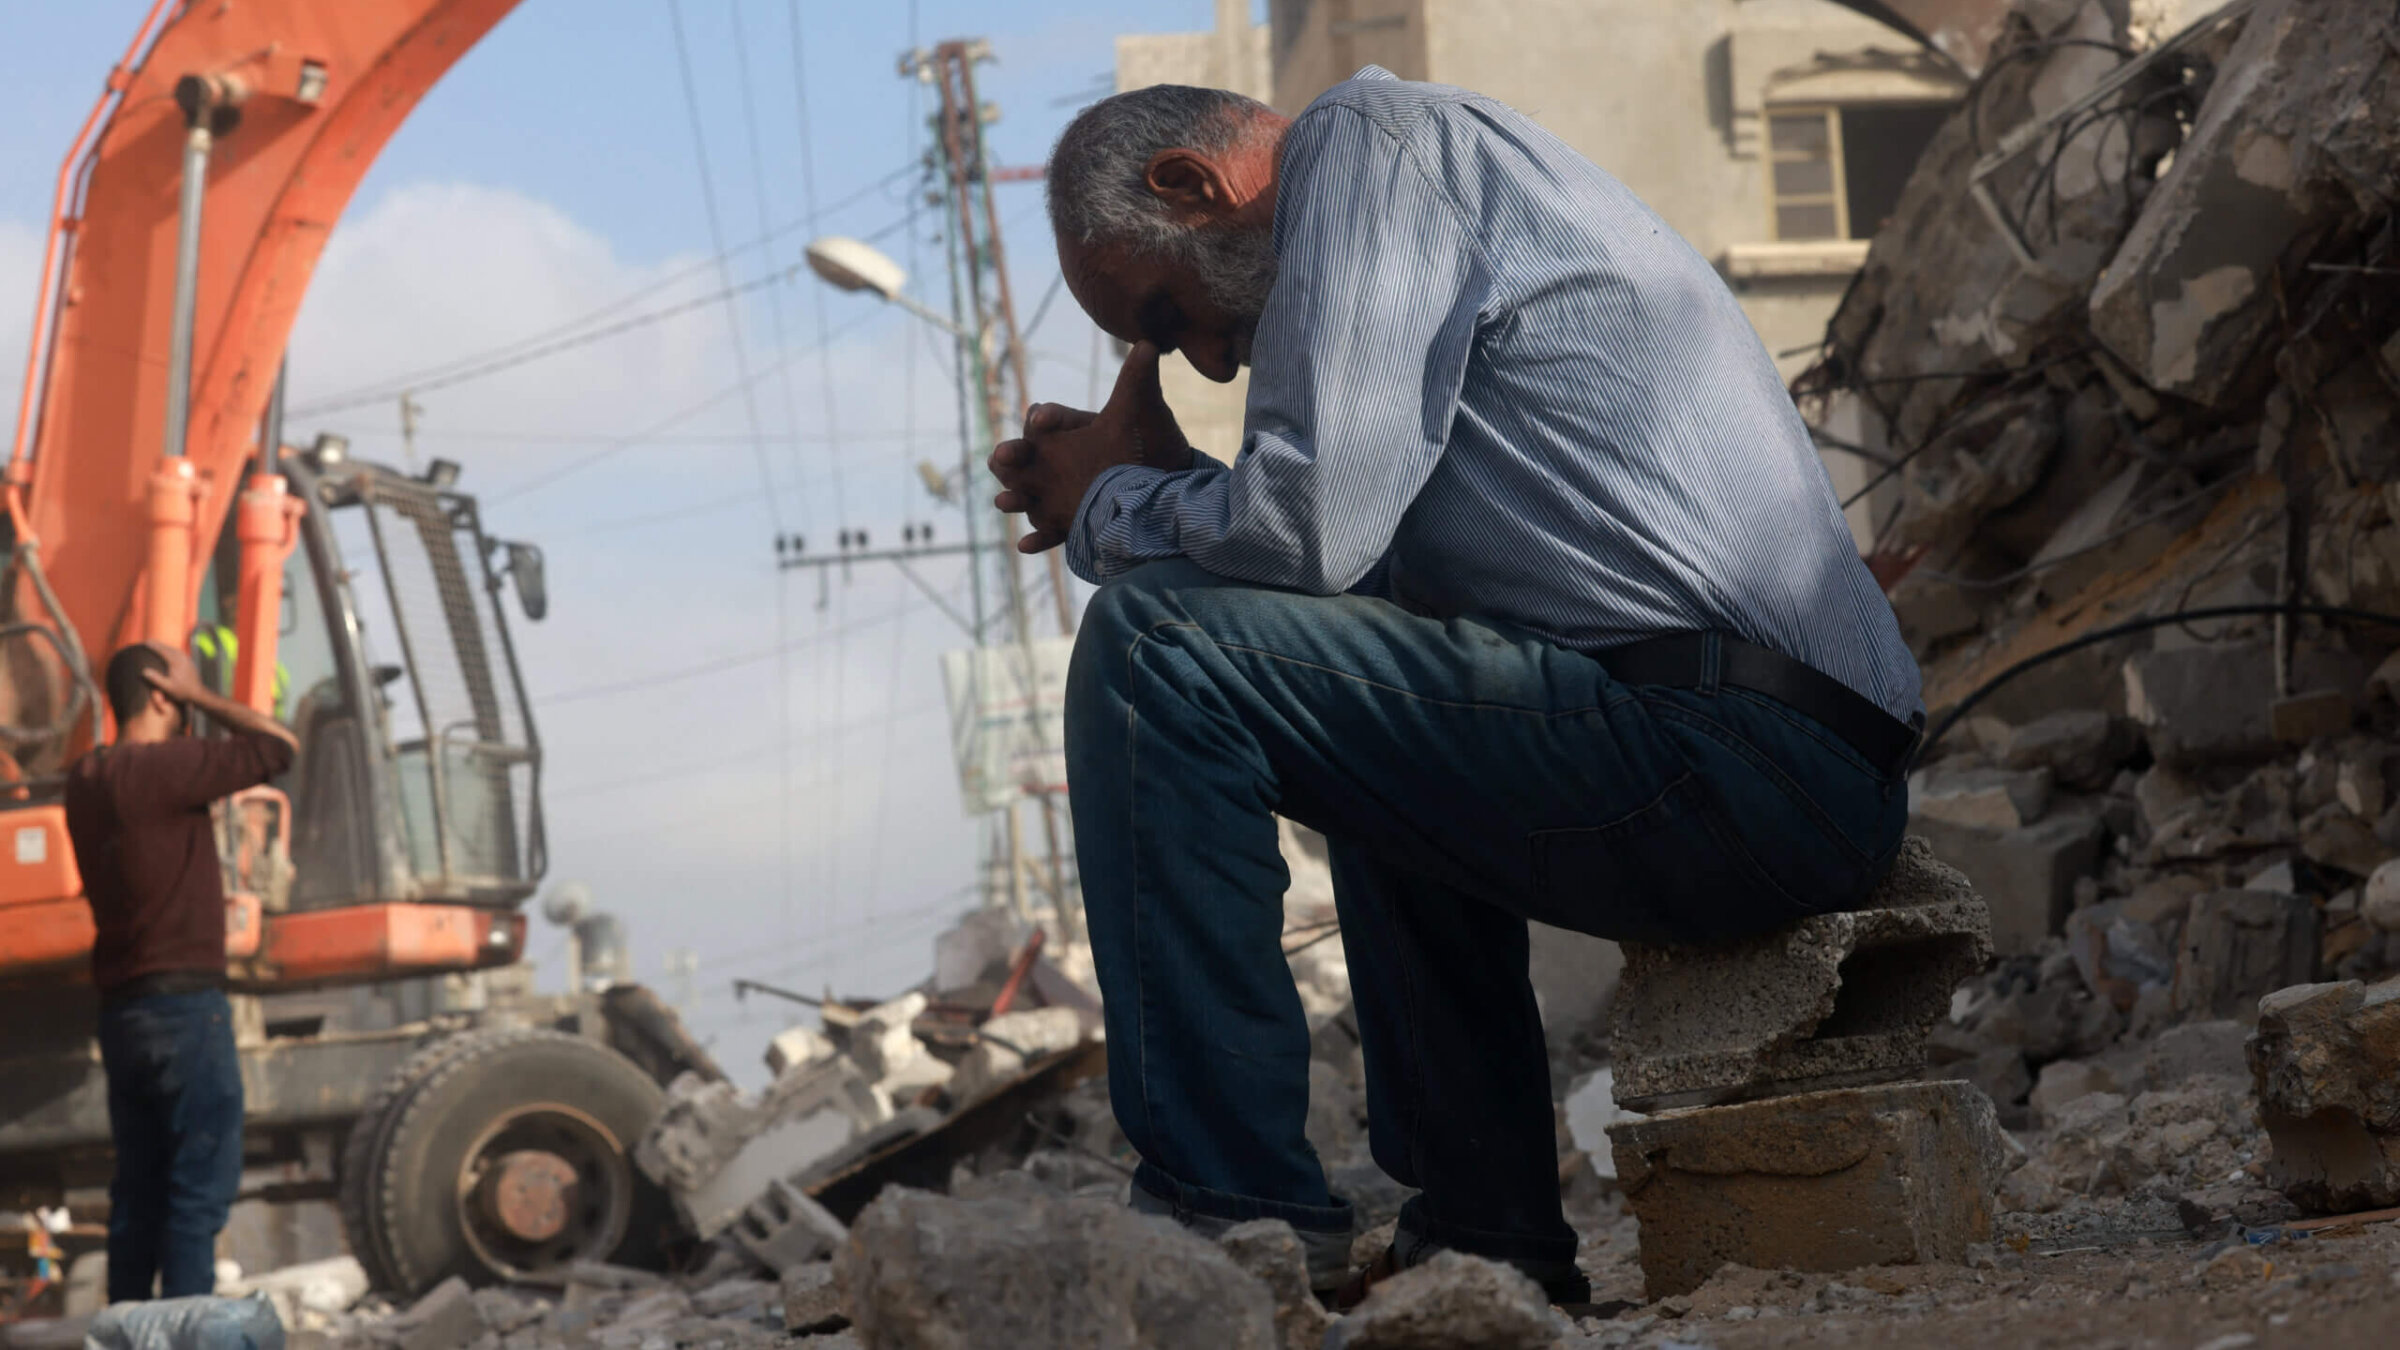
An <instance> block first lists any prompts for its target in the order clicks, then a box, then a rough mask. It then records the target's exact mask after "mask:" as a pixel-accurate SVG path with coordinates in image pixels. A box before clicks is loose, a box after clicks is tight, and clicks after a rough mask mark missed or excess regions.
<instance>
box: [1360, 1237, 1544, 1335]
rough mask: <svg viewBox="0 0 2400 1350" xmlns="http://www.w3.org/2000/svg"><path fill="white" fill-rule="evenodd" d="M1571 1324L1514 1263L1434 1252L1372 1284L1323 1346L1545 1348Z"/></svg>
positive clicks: (1446, 1252)
mask: <svg viewBox="0 0 2400 1350" xmlns="http://www.w3.org/2000/svg"><path fill="white" fill-rule="evenodd" d="M1572 1330H1573V1328H1571V1327H1569V1326H1568V1325H1567V1323H1566V1320H1565V1319H1564V1318H1562V1317H1560V1316H1559V1315H1558V1314H1556V1313H1554V1312H1552V1311H1551V1310H1550V1303H1549V1300H1548V1299H1546V1298H1544V1297H1543V1296H1542V1288H1541V1286H1540V1285H1538V1284H1535V1283H1534V1282H1533V1281H1532V1280H1529V1279H1527V1278H1526V1277H1525V1276H1524V1275H1523V1274H1521V1273H1519V1272H1518V1271H1517V1270H1515V1269H1514V1268H1513V1267H1509V1266H1504V1265H1501V1264H1500V1263H1498V1262H1496V1261H1486V1260H1484V1259H1483V1258H1482V1257H1479V1256H1469V1255H1467V1254H1466V1253H1464V1252H1454V1251H1445V1252H1437V1253H1435V1254H1434V1256H1433V1257H1432V1258H1430V1259H1429V1260H1427V1261H1426V1262H1425V1263H1424V1264H1422V1265H1416V1266H1411V1267H1409V1268H1408V1269H1407V1270H1404V1271H1401V1272H1400V1273H1399V1274H1397V1275H1394V1276H1392V1277H1391V1278H1390V1279H1388V1280H1386V1281H1384V1282H1383V1283H1381V1284H1379V1285H1377V1286H1375V1289H1374V1292H1372V1293H1370V1294H1368V1295H1367V1301H1366V1302H1364V1303H1361V1304H1360V1305H1358V1310H1357V1311H1356V1312H1353V1313H1352V1314H1350V1315H1349V1316H1348V1317H1345V1318H1343V1319H1342V1320H1341V1321H1339V1322H1336V1323H1335V1324H1334V1326H1333V1331H1332V1333H1331V1334H1329V1335H1328V1336H1326V1337H1325V1339H1324V1347H1325V1350H1454V1348H1455V1347H1459V1346H1474V1347H1476V1350H1548V1348H1549V1347H1550V1346H1551V1345H1553V1344H1555V1343H1556V1342H1557V1341H1558V1339H1559V1338H1560V1337H1562V1336H1565V1335H1567V1334H1568V1333H1569V1332H1571V1331H1572Z"/></svg>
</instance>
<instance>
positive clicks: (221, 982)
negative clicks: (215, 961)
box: [100, 970, 225, 1007]
mask: <svg viewBox="0 0 2400 1350" xmlns="http://www.w3.org/2000/svg"><path fill="white" fill-rule="evenodd" d="M224 987H225V972H224V971H222V970H154V971H152V972H150V973H149V974H147V975H136V976H134V977H133V978H132V979H130V980H126V981H124V982H123V983H121V984H114V985H110V986H109V987H108V988H106V989H103V990H101V991H100V1002H101V1004H102V1005H103V1006H106V1007H115V1006H117V1005H119V1004H124V1003H131V1002H132V1001H133V1000H135V999H137V998H151V997H154V996H156V995H160V994H197V993H200V992H201V991H202V990H207V989H222V988H224Z"/></svg>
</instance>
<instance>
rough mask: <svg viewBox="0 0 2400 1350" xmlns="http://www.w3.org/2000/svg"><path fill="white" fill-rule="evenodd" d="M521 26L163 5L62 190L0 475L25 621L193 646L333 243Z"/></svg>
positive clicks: (462, 2)
mask: <svg viewBox="0 0 2400 1350" xmlns="http://www.w3.org/2000/svg"><path fill="white" fill-rule="evenodd" d="M515 5H516V0H376V3H372V4H361V3H357V2H356V0H240V3H238V4H237V3H229V2H228V0H184V2H183V3H178V2H177V0H156V3H155V4H154V5H153V6H152V8H151V10H150V13H149V16H148V17H147V18H146V19H145V20H144V21H143V24H142V28H141V30H140V31H139V32H138V33H137V34H136V36H135V38H134V42H133V45H132V46H131V47H130V48H128V50H127V54H126V59H125V61H124V62H123V63H121V64H120V65H119V66H118V67H117V68H116V69H115V70H113V71H112V72H111V73H110V75H109V79H108V84H107V88H106V90H105V91H104V93H103V94H102V96H101V100H100V102H99V104H98V106H96V107H95V108H94V110H93V114H92V118H91V120H90V121H89V122H87V123H86V125H85V128H84V134H83V135H82V136H80V137H78V139H77V142H76V144H75V146H74V147H73V148H72V149H71V150H70V151H69V152H68V156H67V160H66V163H65V164H64V165H63V166H62V168H61V170H60V174H59V184H58V200H57V205H56V209H55V211H54V214H53V219H52V222H51V235H50V240H49V246H48V249H47V251H46V254H45V259H44V266H43V284H42V289H41V294H40V297H39V300H38V301H37V309H36V313H35V319H34V331H33V341H32V343H31V346H30V349H29V353H28V356H27V359H26V371H25V395H24V400H23V402H22V404H21V405H20V411H19V418H18V427H17V436H16V440H15V443H14V445H13V446H12V448H11V452H10V460H9V464H8V470H7V494H8V507H9V513H10V516H11V518H12V524H13V526H14V528H15V530H16V533H17V536H18V547H19V551H20V557H21V558H22V556H23V553H24V551H25V548H26V545H27V542H28V540H29V539H30V540H31V541H34V552H35V554H36V561H37V562H38V566H39V570H40V571H41V572H42V573H44V574H46V576H47V578H48V580H49V584H50V586H51V587H52V589H53V591H54V592H55V603H54V605H53V604H48V603H45V602H44V601H43V600H42V598H41V597H39V596H36V595H34V594H32V593H31V592H30V591H27V592H24V593H21V594H20V595H19V596H18V597H17V601H18V612H19V614H20V615H23V616H27V617H30V616H31V615H32V614H33V613H39V612H42V610H45V609H46V610H48V612H49V618H50V620H51V622H52V624H53V625H54V626H65V627H67V628H69V629H70V630H71V631H70V634H69V635H70V636H72V637H75V638H79V639H80V646H81V648H82V649H83V650H85V651H87V652H89V653H91V654H92V657H93V659H94V660H99V659H104V658H105V654H106V653H107V652H108V651H110V650H112V649H113V648H115V647H116V646H117V645H119V644H121V643H123V642H127V641H131V640H134V639H138V638H142V637H153V638H158V639H161V640H166V641H172V642H175V643H178V644H180V643H181V642H182V641H183V640H184V637H185V636H186V635H187V634H188V633H189V631H190V628H191V624H192V612H193V609H194V607H195V605H196V603H197V597H198V593H199V579H200V576H201V571H202V563H203V560H205V559H206V558H208V557H209V556H210V554H211V552H212V551H213V549H214V548H215V546H216V535H217V531H218V529H219V528H220V527H221V526H222V524H223V522H224V521H225V520H226V518H227V510H228V507H229V505H230V504H231V502H232V500H233V497H234V494H235V493H236V492H237V491H239V490H240V489H241V486H242V485H241V482H240V478H241V468H242V465H243V463H244V462H245V460H247V459H248V458H249V456H250V455H251V453H252V451H253V448H254V447H255V445H256V444H257V439H258V427H259V422H260V418H261V415H262V414H263V413H264V412H265V410H266V406H267V403H268V400H269V398H270V396H271V395H272V394H273V392H274V386H275V384H276V380H277V375H278V372H279V369H280V367H281V363H282V359H283V351H284V344H285V342H286V340H287V339H288V338H289V336H290V334H291V329H292V321H293V319H294V317H295V316H296V315H297V314H298V312H299V309H300V302H301V298H302V297H303V296H304V295H305V294H306V293H307V289H308V280H309V276H310V274H311V273H312V272H313V271H314V270H315V268H316V265H317V259H318V257H319V256H320V255H321V254H322V253H323V251H324V248H325V240H326V237H327V235H328V234H330V233H331V231H332V229H333V225H334V222H335V221H336V220H338V219H339V218H340V216H341V214H342V211H343V209H344V208H345V207H347V206H348V205H349V202H350V197H351V194H352V193H353V192H355V191H356V190H357V187H358V183H359V180H360V179H361V178H362V177H364V176H365V174H366V172H367V169H368V167H369V166H370V165H372V164H373V163H374V161H375V157H376V155H377V154H378V153H380V152H381V151H382V149H383V147H384V144H385V142H387V141H389V140H390V139H391V136H392V133H393V132H394V131H396V130H398V129H399V126H400V123H401V122H402V121H403V120H404V119H405V118H406V117H407V116H408V114H409V112H410V111H411V110H412V109H413V108H415V106H416V104H417V101H418V100H419V99H420V98H422V97H423V96H424V94H425V92H426V90H428V89H430V88H432V87H433V84H434V82H435V81H436V80H438V79H440V78H441V76H442V74H443V73H444V72H445V71H447V70H448V69H449V68H450V67H451V65H452V64H453V63H455V62H456V61H457V60H458V58H459V57H460V56H462V55H464V54H465V53H466V51H467V50H468V49H469V48H471V47H473V46H474V45H475V43H476V42H477V41H478V40H480V39H481V38H482V37H483V35H484V34H485V33H486V32H488V31H490V29H491V27H492V26H493V25H494V24H496V23H498V22H499V21H500V19H501V18H502V17H504V16H505V15H506V14H507V13H508V12H509V11H510V10H511V9H513V8H515ZM95 127H97V128H98V134H97V137H96V138H95V137H94V136H93V134H92V133H93V130H94V128H95ZM195 146H197V147H199V154H198V157H197V159H196V160H195V155H194V148H195ZM195 162H196V163H197V165H198V167H199V168H200V169H201V174H200V175H199V177H200V181H201V182H202V183H204V185H205V190H204V192H202V193H201V194H200V197H199V201H198V203H197V206H198V207H199V211H198V216H197V221H196V223H197V225H198V244H197V249H196V251H191V250H188V249H179V243H180V242H181V236H182V234H183V231H184V230H185V229H186V228H188V226H189V225H190V224H191V223H194V222H193V220H192V215H191V212H190V211H189V209H188V208H187V206H186V204H185V203H184V202H183V200H182V197H183V195H184V194H183V187H184V184H185V182H186V180H187V178H189V177H190V176H191V175H190V174H189V173H188V172H187V170H188V169H189V168H190V167H191V166H193V165H194V164H195ZM181 259H189V260H191V261H192V262H193V263H194V264H195V265H194V266H192V267H191V268H190V269H189V271H188V295H187V296H185V297H179V296H178V275H179V270H181V269H179V266H178V264H179V260H181ZM179 298H182V299H184V302H185V304H184V307H185V308H186V309H188V313H189V328H188V331H187V333H186V343H187V344H188V346H187V347H179V344H178V342H177V340H176V339H177V330H178V328H179V326H180V325H178V323H177V322H176V320H177V318H178V300H179ZM182 350H188V352H189V361H188V369H187V370H186V371H184V372H183V378H184V380H185V381H186V383H185V385H184V388H185V389H186V390H188V402H187V403H186V404H185V407H186V408H188V414H187V415H186V416H184V417H183V418H181V419H177V420H181V421H182V424H183V427H184V430H183V433H182V435H181V436H180V437H177V436H175V435H174V434H173V432H172V431H171V430H170V427H171V425H172V421H171V415H170V402H171V400H172V397H173V394H174V393H175V391H174V390H173V389H172V388H171V386H172V385H174V384H175V383H176V377H177V373H178V372H177V370H176V366H177V364H178V363H177V361H176V359H175V358H176V357H177V356H178V355H179V354H180V353H181V351H182ZM263 514H264V511H263V508H262V516H263ZM260 528H261V530H262V531H263V529H264V525H263V523H262V524H261V526H260ZM18 580H19V585H20V586H26V585H27V584H28V583H27V581H26V578H25V577H24V576H22V575H20V576H19V579H18ZM245 589H247V588H245ZM37 607H38V608H37ZM245 617H247V616H245ZM268 622H269V623H270V624H271V622H272V618H271V615H270V616H269V617H268ZM270 631H272V630H271V628H270ZM252 650H253V645H252V644H250V643H247V642H245V644H244V656H245V658H248V657H250V656H251V653H252ZM267 664H268V665H269V666H270V667H271V664H272V662H271V659H270V660H269V661H268V662H267ZM253 682H256V681H253Z"/></svg>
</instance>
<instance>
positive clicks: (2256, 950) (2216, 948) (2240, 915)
mask: <svg viewBox="0 0 2400 1350" xmlns="http://www.w3.org/2000/svg"><path fill="white" fill-rule="evenodd" d="M2316 963H2317V910H2316V906H2314V905H2312V904H2310V903H2309V902H2308V901H2306V900H2303V899H2301V898H2299V897H2298V896H2292V895H2278V894H2276V893H2275V892H2272V891H2211V892H2209V893H2207V894H2205V895H2197V896H2194V897H2192V905H2191V912H2190V915H2189V917H2188V918H2186V919H2185V921H2184V926H2183V947H2182V950H2181V951H2180V952H2179V953H2178V954H2177V956H2176V961H2175V985H2174V992H2173V1004H2174V1007H2175V1010H2176V1012H2177V1013H2178V1014H2179V1015H2181V1016H2183V1017H2187V1018H2190V1017H2217V1018H2237V1019H2240V1020H2243V1021H2248V1020H2250V1019H2251V1018H2253V1017H2255V1016H2257V1012H2258V1000H2259V998H2260V997H2261V996H2262V995H2264V994H2266V993H2268V992H2270V991H2272V990H2276V989H2281V988H2284V987H2285V986H2287V985H2293V984H2301V983H2305V982H2306V981H2307V980H2308V979H2309V977H2310V975H2311V974H2312V973H2313V972H2314V970H2315V969H2316Z"/></svg>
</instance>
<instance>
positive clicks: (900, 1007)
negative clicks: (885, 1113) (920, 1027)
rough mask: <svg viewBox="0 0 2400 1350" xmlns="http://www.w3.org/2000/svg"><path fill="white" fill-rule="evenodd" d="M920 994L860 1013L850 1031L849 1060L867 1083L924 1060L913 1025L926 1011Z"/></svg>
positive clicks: (889, 1075)
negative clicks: (853, 1062) (865, 1077)
mask: <svg viewBox="0 0 2400 1350" xmlns="http://www.w3.org/2000/svg"><path fill="white" fill-rule="evenodd" d="M925 1006H926V998H925V996H924V995H923V994H913V993H912V994H903V995H901V996H900V997H899V998H896V999H893V1000H891V1001H890V1002H887V1003H879V1004H877V1005H876V1006H874V1007H872V1008H869V1009H867V1010H866V1011H865V1012H863V1013H861V1014H859V1018H858V1024H857V1025H856V1026H854V1027H852V1028H851V1029H850V1058H851V1059H853V1060H856V1061H857V1062H858V1068H859V1071H860V1072H861V1073H864V1074H865V1075H866V1076H867V1081H868V1082H870V1083H879V1082H882V1081H883V1080H884V1079H886V1078H889V1077H891V1076H892V1075H893V1074H895V1073H898V1072H899V1071H900V1070H902V1069H904V1068H906V1067H908V1066H909V1065H910V1064H913V1063H915V1062H916V1061H917V1060H920V1059H923V1058H924V1057H925V1046H924V1043H923V1042H921V1041H919V1040H918V1039H917V1033H916V1022H917V1017H918V1015H919V1014H921V1013H923V1012H924V1011H925Z"/></svg>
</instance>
